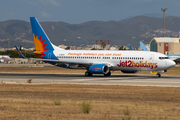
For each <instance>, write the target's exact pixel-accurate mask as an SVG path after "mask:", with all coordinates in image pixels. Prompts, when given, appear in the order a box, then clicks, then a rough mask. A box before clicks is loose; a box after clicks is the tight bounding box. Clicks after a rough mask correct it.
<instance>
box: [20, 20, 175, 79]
mask: <svg viewBox="0 0 180 120" xmlns="http://www.w3.org/2000/svg"><path fill="white" fill-rule="evenodd" d="M30 21H31V27H32V33H33V39H34V44H35V48H36V51H34V55H35V56H36V57H37V58H30V59H32V60H38V61H44V62H47V63H50V64H53V65H56V66H59V67H65V68H82V69H86V70H87V71H86V72H85V76H92V75H93V74H104V76H110V75H111V71H115V70H121V71H122V72H123V73H136V72H138V71H143V70H144V71H156V73H157V77H160V76H161V75H160V73H162V72H166V71H167V70H168V69H169V68H171V67H173V66H174V65H175V62H174V61H172V60H169V59H168V57H167V56H166V55H164V54H161V53H157V52H150V51H124V50H123V51H120V50H119V51H110V50H108V51H106V50H64V49H61V48H59V47H57V46H55V45H53V44H52V43H51V41H50V40H49V38H48V36H47V35H46V33H45V32H44V30H43V28H42V27H41V25H40V24H39V22H38V21H37V19H36V18H35V17H30ZM17 50H18V48H17ZM18 53H19V55H20V56H21V57H23V58H24V56H23V55H22V53H21V51H19V50H18ZM162 58H163V59H162Z"/></svg>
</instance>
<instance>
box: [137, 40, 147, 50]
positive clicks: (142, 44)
mask: <svg viewBox="0 0 180 120" xmlns="http://www.w3.org/2000/svg"><path fill="white" fill-rule="evenodd" d="M139 43H140V46H141V51H149V50H148V49H147V47H146V46H145V45H144V43H143V42H141V41H140V42H139Z"/></svg>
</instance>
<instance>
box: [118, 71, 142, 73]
mask: <svg viewBox="0 0 180 120" xmlns="http://www.w3.org/2000/svg"><path fill="white" fill-rule="evenodd" d="M121 72H123V73H138V72H139V71H137V70H121Z"/></svg>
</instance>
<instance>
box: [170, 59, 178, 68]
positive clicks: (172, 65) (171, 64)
mask: <svg viewBox="0 0 180 120" xmlns="http://www.w3.org/2000/svg"><path fill="white" fill-rule="evenodd" d="M175 65H176V63H175V62H174V61H172V60H169V61H168V66H169V68H171V67H174V66H175Z"/></svg>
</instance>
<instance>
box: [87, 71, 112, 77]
mask: <svg viewBox="0 0 180 120" xmlns="http://www.w3.org/2000/svg"><path fill="white" fill-rule="evenodd" d="M85 76H92V73H90V72H89V71H86V72H85ZM104 76H111V72H110V71H109V72H108V73H107V74H104Z"/></svg>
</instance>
